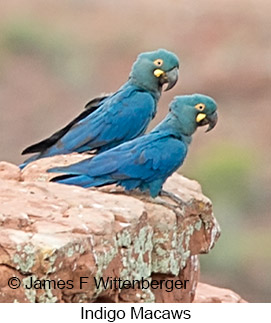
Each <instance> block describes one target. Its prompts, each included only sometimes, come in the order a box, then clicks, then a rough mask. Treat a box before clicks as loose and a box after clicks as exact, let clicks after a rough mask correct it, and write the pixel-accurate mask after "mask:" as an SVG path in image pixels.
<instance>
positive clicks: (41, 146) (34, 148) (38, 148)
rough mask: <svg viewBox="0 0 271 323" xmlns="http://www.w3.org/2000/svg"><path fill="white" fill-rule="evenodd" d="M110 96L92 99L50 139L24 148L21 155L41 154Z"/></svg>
mask: <svg viewBox="0 0 271 323" xmlns="http://www.w3.org/2000/svg"><path fill="white" fill-rule="evenodd" d="M109 96H110V94H105V95H103V96H99V97H97V98H94V99H92V100H91V101H89V102H88V103H87V104H86V106H85V110H84V111H82V112H81V113H80V114H79V115H78V116H77V117H76V118H75V119H73V120H72V121H71V122H69V123H68V124H67V125H66V126H65V127H63V128H62V129H60V130H58V131H57V132H55V133H54V134H52V135H51V136H50V137H48V138H46V139H44V140H42V141H40V142H38V143H36V144H33V145H31V146H29V147H27V148H25V149H24V150H23V152H22V155H25V154H30V153H38V152H43V151H44V150H46V149H47V148H49V147H51V146H53V145H54V144H55V143H57V141H58V140H59V139H60V138H62V137H63V136H64V135H65V134H66V133H67V132H68V131H69V130H70V129H71V128H72V127H73V126H74V125H75V124H76V123H78V122H79V121H80V120H83V119H84V118H86V117H87V116H89V115H90V114H91V113H93V112H94V111H96V110H97V109H98V108H99V107H100V106H101V104H103V103H104V100H105V99H107V98H108V97H109Z"/></svg>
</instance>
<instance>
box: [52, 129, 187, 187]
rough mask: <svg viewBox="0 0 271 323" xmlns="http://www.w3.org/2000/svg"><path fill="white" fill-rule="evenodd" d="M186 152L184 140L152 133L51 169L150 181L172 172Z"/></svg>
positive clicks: (96, 176) (119, 178)
mask: <svg viewBox="0 0 271 323" xmlns="http://www.w3.org/2000/svg"><path fill="white" fill-rule="evenodd" d="M186 153H187V146H186V145H185V144H184V143H183V142H182V141H180V140H178V139H176V138H174V137H172V136H165V137H162V138H161V137H159V136H157V135H156V134H149V135H145V136H142V137H140V138H137V139H135V140H133V141H130V142H127V143H125V144H122V145H121V146H118V147H116V148H114V149H111V150H108V151H106V152H104V153H102V154H100V155H97V156H95V157H93V158H89V159H86V160H83V161H81V162H79V163H76V164H73V165H70V166H66V167H56V168H53V169H51V170H50V172H61V173H67V174H70V175H87V176H89V178H95V179H98V178H100V179H102V178H103V177H104V178H105V179H108V178H110V179H112V180H114V181H121V180H126V179H138V180H143V181H147V182H149V181H153V180H156V179H157V178H166V177H168V176H169V175H171V174H172V173H173V172H174V171H175V170H176V169H177V168H178V167H179V166H180V165H181V164H182V163H183V161H184V159H185V156H186ZM105 183H106V182H105Z"/></svg>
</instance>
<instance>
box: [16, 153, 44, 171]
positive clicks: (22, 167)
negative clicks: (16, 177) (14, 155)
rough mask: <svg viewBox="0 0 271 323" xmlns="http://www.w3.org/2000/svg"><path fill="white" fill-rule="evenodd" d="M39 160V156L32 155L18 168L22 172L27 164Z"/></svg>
mask: <svg viewBox="0 0 271 323" xmlns="http://www.w3.org/2000/svg"><path fill="white" fill-rule="evenodd" d="M37 159H39V155H34V156H32V157H30V158H28V159H26V160H25V161H24V162H23V163H22V164H21V165H19V168H20V169H21V170H23V169H24V168H25V167H26V166H27V165H28V164H29V163H31V162H33V161H35V160H37Z"/></svg>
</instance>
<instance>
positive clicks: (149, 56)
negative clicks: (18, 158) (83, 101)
mask: <svg viewBox="0 0 271 323" xmlns="http://www.w3.org/2000/svg"><path fill="white" fill-rule="evenodd" d="M178 69H179V59H178V57H177V56H176V55H175V54H174V53H172V52H169V51H167V50H165V49H159V50H156V51H152V52H145V53H142V54H140V55H139V56H138V58H137V60H136V61H135V63H134V64H133V67H132V70H131V73H130V76H129V79H128V81H127V82H126V83H125V84H124V85H123V86H122V87H121V88H120V89H119V90H118V91H117V92H115V93H113V94H110V95H105V96H102V97H98V98H95V99H93V100H92V101H90V102H89V103H88V104H87V105H86V107H85V110H84V111H83V112H82V113H81V114H80V115H79V116H78V117H76V118H75V119H74V120H72V121H71V122H70V123H69V124H68V125H66V126H65V127H64V128H62V129H61V130H59V131H57V132H56V133H54V134H53V135H52V136H51V137H49V138H47V139H45V140H43V141H41V142H39V143H37V144H34V145H32V146H30V147H28V148H26V149H25V150H24V151H23V153H22V154H27V153H37V154H36V155H34V156H32V157H31V158H29V159H27V160H26V161H25V162H24V163H23V164H22V165H21V166H20V167H21V168H24V167H25V166H26V165H27V164H28V163H30V162H32V161H34V160H37V159H39V158H44V157H49V156H54V155H59V154H68V153H71V152H78V153H83V152H87V151H94V152H95V153H96V155H95V156H94V157H90V158H88V159H85V160H83V161H81V162H78V163H75V164H72V165H70V166H66V167H55V168H52V169H50V170H48V171H49V172H60V173H65V174H66V175H61V176H57V177H55V178H53V179H52V181H54V182H58V183H63V184H70V185H78V186H81V187H93V186H96V187H97V186H103V185H107V184H113V183H115V184H117V185H121V186H123V187H124V188H125V189H126V190H132V189H136V188H138V189H140V190H141V191H143V192H145V191H148V192H149V193H150V195H151V196H152V197H156V196H157V195H158V194H159V193H160V192H161V190H162V186H163V183H164V182H165V180H166V179H167V178H168V177H169V176H170V175H171V174H172V173H173V172H174V171H176V170H177V169H178V168H179V167H180V166H181V165H182V163H183V161H184V159H185V157H186V154H187V150H188V145H189V143H190V142H191V136H192V135H193V133H194V132H195V131H196V129H197V127H199V126H203V125H207V124H209V127H208V129H207V131H209V130H211V129H212V128H214V126H215V125H216V122H217V113H216V103H215V101H214V100H213V99H212V98H210V97H208V96H205V95H201V94H194V95H185V96H176V97H175V98H174V100H173V101H172V102H171V103H170V106H169V113H168V114H167V116H166V118H165V119H164V120H163V121H162V122H161V123H160V124H159V125H158V126H156V127H155V128H154V129H153V130H152V131H151V132H150V133H148V134H145V135H143V134H144V132H145V131H146V129H147V126H148V124H149V123H150V121H151V120H152V119H153V118H154V116H155V114H156V110H157V103H158V101H159V98H160V96H161V91H162V87H163V85H164V84H167V88H166V90H170V89H171V88H172V87H173V86H174V85H175V84H176V82H177V80H178Z"/></svg>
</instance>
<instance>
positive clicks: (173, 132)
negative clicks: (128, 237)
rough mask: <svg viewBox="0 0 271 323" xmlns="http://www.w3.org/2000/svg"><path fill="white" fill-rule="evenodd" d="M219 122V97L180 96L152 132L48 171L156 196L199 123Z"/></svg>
mask: <svg viewBox="0 0 271 323" xmlns="http://www.w3.org/2000/svg"><path fill="white" fill-rule="evenodd" d="M216 122H217V112H216V103H215V101H214V100H213V99H212V98H210V97H208V96H205V95H202V94H194V95H186V96H177V97H175V98H174V100H173V101H172V103H171V104H170V111H169V113H168V115H167V116H166V118H165V119H164V120H163V121H162V122H161V123H160V124H159V125H158V126H156V127H155V128H154V129H153V130H152V131H151V132H150V133H149V134H146V135H143V136H141V137H139V138H136V139H134V140H131V141H129V142H126V143H123V144H121V145H120V146H118V147H115V148H113V149H110V150H107V151H106V152H103V153H102V154H99V155H97V156H94V157H93V158H88V159H85V160H83V161H81V162H78V163H75V164H72V165H70V166H66V167H55V168H51V169H49V170H48V172H60V173H67V175H62V176H57V177H55V178H53V179H52V181H53V182H58V183H62V184H69V185H77V186H82V187H92V186H104V185H107V184H113V183H115V184H117V185H121V186H123V187H124V188H125V189H126V190H128V191H129V190H132V189H136V188H138V189H139V190H141V191H143V192H144V191H149V192H150V195H151V196H152V197H156V196H157V195H158V194H159V193H160V192H161V190H162V185H163V183H164V182H165V180H166V179H167V178H168V177H169V176H170V175H171V174H172V173H173V172H175V171H176V170H177V169H178V168H179V167H180V166H181V165H182V163H183V161H184V159H185V157H186V154H187V150H188V145H189V144H190V142H191V139H192V135H193V133H194V132H195V131H196V129H197V127H200V126H204V125H207V124H209V127H208V129H207V131H209V130H211V129H213V128H214V127H215V125H216Z"/></svg>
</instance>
